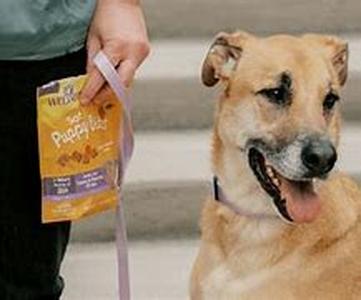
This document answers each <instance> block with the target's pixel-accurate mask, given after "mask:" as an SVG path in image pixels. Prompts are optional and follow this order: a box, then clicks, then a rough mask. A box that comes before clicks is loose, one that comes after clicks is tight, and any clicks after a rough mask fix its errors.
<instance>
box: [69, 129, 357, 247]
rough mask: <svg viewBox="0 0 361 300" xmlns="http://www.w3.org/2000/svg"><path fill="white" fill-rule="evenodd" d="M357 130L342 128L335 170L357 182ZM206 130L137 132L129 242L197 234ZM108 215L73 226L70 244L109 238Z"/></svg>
mask: <svg viewBox="0 0 361 300" xmlns="http://www.w3.org/2000/svg"><path fill="white" fill-rule="evenodd" d="M360 133H361V126H359V125H352V124H348V125H347V126H346V127H345V128H344V130H343V135H342V144H341V149H340V153H341V155H340V159H339V163H338V168H340V169H342V170H344V171H346V172H347V173H349V174H352V175H354V176H355V177H357V178H358V179H359V180H360V182H361V159H360V156H359V151H360V150H359V149H361V138H360ZM209 135H210V132H209V131H179V132H148V133H147V132H143V133H139V134H137V136H136V151H135V155H134V157H133V160H132V163H131V165H130V168H129V172H128V174H127V178H126V184H125V193H124V199H125V200H124V204H125V214H126V218H127V222H128V233H129V237H130V239H139V238H150V237H151V238H156V237H159V238H165V237H173V238H180V237H185V236H187V237H188V236H192V235H195V234H197V233H198V220H199V212H200V208H201V205H202V202H203V200H204V199H205V198H206V197H207V195H209V194H210V192H211V187H210V183H209V180H210V179H211V177H212V173H211V171H210V167H209V150H210V146H209V145H210V137H209ZM114 220H115V219H114V213H113V212H106V213H103V214H100V215H98V216H96V217H91V218H88V219H85V220H82V221H78V222H74V226H73V234H72V240H73V241H77V242H92V241H110V240H113V239H114V224H115V223H114Z"/></svg>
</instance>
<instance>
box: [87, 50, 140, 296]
mask: <svg viewBox="0 0 361 300" xmlns="http://www.w3.org/2000/svg"><path fill="white" fill-rule="evenodd" d="M94 64H95V65H96V66H97V68H98V69H99V71H100V73H101V74H102V75H103V76H104V78H105V80H106V81H107V82H108V84H109V85H110V87H111V88H112V89H113V91H114V93H115V94H116V95H117V97H118V99H119V101H121V103H122V106H123V115H124V116H123V134H122V135H121V137H122V138H121V140H120V152H121V158H122V159H121V163H120V165H119V168H120V178H121V182H122V179H123V178H124V174H125V170H126V168H127V166H128V163H129V161H130V158H131V156H132V153H133V148H134V138H133V128H132V121H131V115H130V112H131V102H130V99H129V97H128V95H127V93H126V90H125V88H124V87H123V85H122V82H121V79H120V77H119V75H118V73H117V72H116V70H115V69H114V67H113V65H112V64H111V63H110V61H109V59H108V58H107V56H106V55H105V54H104V52H102V51H99V52H98V54H97V55H96V56H95V57H94ZM119 194H120V196H119V201H118V205H117V210H116V244H117V259H118V288H119V300H130V282H129V281H130V279H129V265H128V248H127V233H126V221H125V216H124V210H123V204H122V203H123V201H124V199H123V200H121V198H122V196H121V194H122V193H121V187H120V193H119Z"/></svg>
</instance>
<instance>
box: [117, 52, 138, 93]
mask: <svg viewBox="0 0 361 300" xmlns="http://www.w3.org/2000/svg"><path fill="white" fill-rule="evenodd" d="M136 69H137V65H136V64H135V62H134V61H132V60H130V59H128V60H125V61H123V62H122V63H121V64H120V66H119V67H118V70H117V71H118V74H119V77H120V79H121V81H122V83H123V84H124V86H125V87H129V86H130V85H131V83H132V81H133V78H134V75H135V70H136Z"/></svg>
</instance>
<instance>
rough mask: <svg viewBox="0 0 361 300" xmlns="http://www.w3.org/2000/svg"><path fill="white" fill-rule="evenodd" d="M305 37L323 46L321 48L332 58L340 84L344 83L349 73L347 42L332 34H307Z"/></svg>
mask: <svg viewBox="0 0 361 300" xmlns="http://www.w3.org/2000/svg"><path fill="white" fill-rule="evenodd" d="M304 38H306V39H308V40H309V41H311V42H313V43H317V44H318V45H319V46H321V49H322V50H323V52H324V53H325V54H326V55H327V56H328V57H329V58H330V60H331V62H332V64H333V66H334V68H335V70H336V72H337V75H338V79H339V83H340V85H341V86H342V85H344V84H345V83H346V79H347V73H348V45H347V42H345V41H343V40H341V39H339V38H338V37H335V36H331V35H317V34H306V35H304Z"/></svg>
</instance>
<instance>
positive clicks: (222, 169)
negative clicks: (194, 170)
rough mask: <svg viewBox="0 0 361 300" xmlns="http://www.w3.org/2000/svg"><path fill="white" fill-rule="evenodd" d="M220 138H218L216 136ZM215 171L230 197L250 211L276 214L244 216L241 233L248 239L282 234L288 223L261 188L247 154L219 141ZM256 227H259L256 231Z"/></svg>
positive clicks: (257, 239)
mask: <svg viewBox="0 0 361 300" xmlns="http://www.w3.org/2000/svg"><path fill="white" fill-rule="evenodd" d="M216 138H217V137H216ZM213 170H214V173H215V174H216V175H217V176H218V177H219V180H220V183H221V185H222V189H223V190H224V191H225V193H226V195H227V198H228V200H229V201H230V202H232V203H233V204H234V205H235V206H237V207H239V208H240V210H242V211H245V212H247V213H248V214H250V215H251V214H265V215H271V216H272V215H274V216H275V218H274V219H273V218H272V219H257V218H252V217H244V219H245V221H246V222H247V223H248V226H246V227H244V231H243V232H242V233H240V234H242V235H244V236H245V237H246V238H247V240H248V241H250V242H251V241H253V242H257V243H258V242H262V241H266V240H269V239H270V238H273V237H275V235H279V234H280V233H281V232H282V228H283V227H284V226H287V225H286V223H285V222H284V221H283V220H282V219H281V218H280V217H279V216H278V214H277V212H276V211H275V208H274V206H273V203H272V199H271V198H270V197H269V195H268V194H267V193H266V192H265V191H264V190H263V189H262V188H261V186H260V185H259V182H258V181H257V179H256V178H255V176H254V174H253V173H252V170H251V169H250V167H249V164H248V158H247V154H246V153H245V152H242V151H241V150H240V149H239V148H237V147H231V146H229V145H227V146H225V145H224V144H223V143H222V142H221V141H220V140H219V141H218V143H217V147H213ZM254 226H257V228H258V229H257V230H254Z"/></svg>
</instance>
